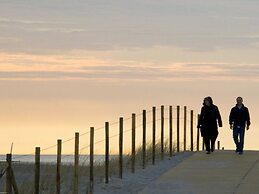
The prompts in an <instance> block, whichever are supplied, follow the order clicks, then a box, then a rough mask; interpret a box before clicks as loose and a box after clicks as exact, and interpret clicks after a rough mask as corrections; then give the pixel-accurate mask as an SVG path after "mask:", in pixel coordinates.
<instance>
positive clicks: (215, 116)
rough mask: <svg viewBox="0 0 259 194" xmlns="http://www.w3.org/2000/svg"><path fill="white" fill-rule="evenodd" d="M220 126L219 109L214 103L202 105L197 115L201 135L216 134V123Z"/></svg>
mask: <svg viewBox="0 0 259 194" xmlns="http://www.w3.org/2000/svg"><path fill="white" fill-rule="evenodd" d="M217 123H218V124H219V127H222V120H221V116H220V112H219V109H218V107H217V106H216V105H213V104H212V105H211V106H206V105H204V106H203V107H202V109H201V114H200V117H199V122H198V128H200V129H201V135H202V136H203V137H204V136H206V135H209V136H212V135H217V134H218V124H217Z"/></svg>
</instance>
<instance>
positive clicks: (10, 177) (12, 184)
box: [6, 105, 220, 194]
mask: <svg viewBox="0 0 259 194" xmlns="http://www.w3.org/2000/svg"><path fill="white" fill-rule="evenodd" d="M164 111H165V110H164V105H161V159H162V160H163V159H164V148H165V146H164V121H165V118H164ZM156 114H157V113H156V107H155V106H153V107H152V164H153V165H155V162H156V161H155V160H156ZM142 116H143V120H142V127H143V139H142V168H143V169H144V168H145V167H146V146H147V145H146V137H147V112H146V110H143V113H142ZM183 116H184V118H183V119H184V123H183V130H184V131H183V135H184V137H183V141H184V142H183V150H184V151H186V150H187V138H186V137H187V106H184V115H183ZM199 118H200V115H199V114H198V115H197V121H198V122H199ZM176 122H177V123H176V130H177V131H176V132H177V142H176V143H177V152H180V149H181V146H180V106H179V105H178V106H177V114H176ZM123 127H124V126H123V117H120V118H119V178H121V179H122V177H123ZM131 127H132V142H131V143H132V148H131V171H132V173H134V172H135V163H136V114H135V113H132V126H131ZM109 130H110V129H109V122H105V183H106V184H107V183H109V174H110V172H109V170H110V169H109V167H110V166H109V165H110V164H109V159H110V145H109V144H110V141H109V138H110V136H109ZM193 130H194V111H193V110H191V111H190V150H191V151H194V139H193V138H194V137H193V136H194V134H193ZM217 148H218V150H220V141H218V142H217ZM199 150H200V129H199V128H197V151H199ZM202 150H204V139H203V138H202ZM40 152H41V149H40V147H36V148H35V169H34V194H39V193H40V154H41V153H40ZM169 153H170V157H172V156H173V107H172V106H169ZM61 156H62V140H61V139H58V140H57V166H56V193H57V194H60V193H61ZM6 160H7V163H8V167H7V168H6V192H7V194H12V193H13V190H14V192H15V194H18V188H17V184H16V180H15V178H14V172H13V169H12V155H11V154H7V155H6ZM78 186H79V133H78V132H76V133H75V154H74V176H73V194H78V192H79V188H78ZM87 190H88V193H89V194H93V190H94V127H91V128H90V176H89V186H88V189H87Z"/></svg>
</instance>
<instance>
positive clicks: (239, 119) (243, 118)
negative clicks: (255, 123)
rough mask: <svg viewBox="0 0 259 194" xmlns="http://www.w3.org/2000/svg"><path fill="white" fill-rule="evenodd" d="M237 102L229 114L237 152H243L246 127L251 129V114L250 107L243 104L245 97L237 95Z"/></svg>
mask: <svg viewBox="0 0 259 194" xmlns="http://www.w3.org/2000/svg"><path fill="white" fill-rule="evenodd" d="M236 101H237V104H236V106H235V107H233V108H232V109H231V112H230V115H229V124H230V129H232V130H233V138H234V142H235V144H236V153H239V154H243V149H244V137H245V128H246V127H247V130H249V126H250V124H251V123H250V115H249V111H248V108H247V107H245V106H244V104H243V98H242V97H237V99H236Z"/></svg>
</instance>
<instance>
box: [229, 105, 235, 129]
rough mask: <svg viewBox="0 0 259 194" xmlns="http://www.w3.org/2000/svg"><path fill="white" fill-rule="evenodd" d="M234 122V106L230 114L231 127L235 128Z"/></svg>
mask: <svg viewBox="0 0 259 194" xmlns="http://www.w3.org/2000/svg"><path fill="white" fill-rule="evenodd" d="M233 124H234V109H233V108H232V109H231V111H230V114H229V125H230V129H233Z"/></svg>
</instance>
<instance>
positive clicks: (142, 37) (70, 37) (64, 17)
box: [0, 0, 259, 53]
mask: <svg viewBox="0 0 259 194" xmlns="http://www.w3.org/2000/svg"><path fill="white" fill-rule="evenodd" d="M50 5H51V6H50ZM258 7H259V4H258V2H257V1H249V3H247V2H243V1H240V0H237V1H235V2H234V3H233V2H227V1H206V0H199V1H195V2H191V1H188V3H186V2H185V1H180V0H176V1H168V0H163V1H154V0H132V1H113V0H105V1H104V0H98V1H94V2H93V1H73V3H71V1H67V0H64V1H62V4H60V1H57V0H54V1H50V0H46V1H44V2H39V1H38V2H26V1H22V2H20V1H18V0H14V1H9V2H5V3H3V4H1V7H0V26H1V31H0V36H1V37H6V36H9V37H11V38H18V39H21V40H23V41H22V42H12V43H10V44H7V43H6V44H4V45H5V46H2V45H1V46H0V50H1V51H5V52H11V51H13V52H28V53H32V52H36V51H37V52H39V53H40V52H46V50H48V51H52V52H55V51H67V50H74V49H82V50H112V49H114V48H126V49H129V48H150V47H155V46H169V47H170V46H172V47H180V48H184V49H187V50H191V51H215V50H218V49H229V48H239V49H242V48H251V47H254V46H255V45H256V44H255V42H258V39H257V37H254V36H255V35H254V34H253V33H254V32H257V31H258V30H259V19H258V18H259V14H258ZM27 10H30V12H29V13H28V11H27ZM24 13H26V14H24ZM32 18H33V19H32ZM251 37H253V38H251ZM6 42H7V41H6Z"/></svg>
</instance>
